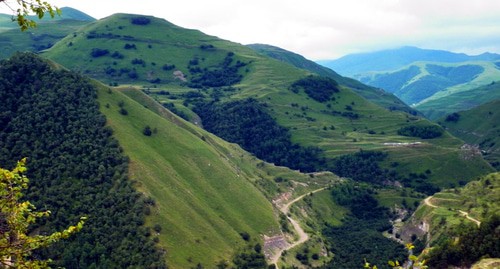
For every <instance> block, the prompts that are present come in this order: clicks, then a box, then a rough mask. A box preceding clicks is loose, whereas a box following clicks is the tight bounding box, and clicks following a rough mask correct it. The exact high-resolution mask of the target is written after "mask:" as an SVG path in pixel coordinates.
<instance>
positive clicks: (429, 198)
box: [424, 196, 481, 227]
mask: <svg viewBox="0 0 500 269" xmlns="http://www.w3.org/2000/svg"><path fill="white" fill-rule="evenodd" d="M431 199H432V196H429V197H427V198H425V200H424V203H425V204H426V205H427V206H430V207H433V208H438V206H437V205H435V204H433V203H432V202H431ZM438 199H439V198H438ZM458 212H460V214H462V216H464V217H465V218H466V219H468V220H470V221H473V222H474V223H476V224H477V226H478V227H479V226H480V225H481V222H480V221H479V220H477V219H475V218H473V217H471V216H469V213H467V212H465V211H462V210H458Z"/></svg>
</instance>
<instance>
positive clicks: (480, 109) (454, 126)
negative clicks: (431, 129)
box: [440, 100, 500, 170]
mask: <svg viewBox="0 0 500 269" xmlns="http://www.w3.org/2000/svg"><path fill="white" fill-rule="evenodd" d="M499 107H500V100H496V101H493V102H489V103H486V104H483V105H480V106H477V107H475V108H473V109H470V110H466V111H460V112H456V113H453V114H450V115H448V116H447V117H444V118H441V119H440V123H441V125H442V126H443V127H445V128H446V129H447V130H448V131H449V132H450V133H452V134H453V135H455V136H456V137H459V138H460V139H462V140H464V141H465V142H466V143H468V144H470V145H474V146H476V147H478V148H479V149H480V150H481V152H482V154H483V156H484V158H485V159H486V160H487V161H489V162H490V163H491V164H492V166H494V167H496V169H497V170H498V169H499V168H500V126H498V123H499V122H500V112H499V111H498V108H499Z"/></svg>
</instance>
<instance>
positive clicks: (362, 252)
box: [322, 182, 406, 268]
mask: <svg viewBox="0 0 500 269" xmlns="http://www.w3.org/2000/svg"><path fill="white" fill-rule="evenodd" d="M331 194H332V198H333V200H334V201H335V202H336V203H337V204H339V205H342V206H344V207H347V208H349V210H350V214H349V215H348V216H347V217H346V219H345V220H344V221H343V224H342V225H341V226H338V227H334V226H329V225H326V227H325V228H324V229H323V231H322V233H323V235H324V236H325V238H327V243H328V246H329V249H330V251H332V252H333V253H334V254H335V256H334V257H333V259H332V260H331V261H330V262H329V263H328V264H326V265H324V266H323V267H322V268H362V267H363V263H364V262H363V261H364V260H368V261H370V262H373V263H375V264H377V265H378V266H379V268H390V267H389V266H388V265H387V261H389V260H399V261H404V260H405V258H406V251H405V249H404V247H403V246H402V245H401V244H399V243H397V242H395V241H393V240H391V239H388V238H386V237H384V236H383V235H382V232H383V231H385V230H388V229H390V228H391V227H392V225H391V224H390V223H389V218H390V212H389V210H388V209H387V208H385V207H381V206H379V204H378V202H377V200H376V199H375V198H374V197H373V191H372V190H371V189H370V187H367V186H366V185H361V184H358V183H353V182H346V183H344V184H342V185H339V186H336V187H335V188H334V189H333V190H332V193H331Z"/></svg>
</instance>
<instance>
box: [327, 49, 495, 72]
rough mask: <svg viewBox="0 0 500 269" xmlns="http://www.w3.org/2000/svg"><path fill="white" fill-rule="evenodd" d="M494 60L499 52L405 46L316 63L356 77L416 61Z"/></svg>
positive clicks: (391, 69) (398, 67)
mask: <svg viewBox="0 0 500 269" xmlns="http://www.w3.org/2000/svg"><path fill="white" fill-rule="evenodd" d="M495 60H500V55H499V54H494V53H483V54H481V55H476V56H470V55H467V54H464V53H454V52H449V51H444V50H431V49H421V48H417V47H411V46H406V47H401V48H398V49H389V50H382V51H376V52H368V53H357V54H349V55H346V56H344V57H341V58H339V59H336V60H323V61H318V63H319V64H321V65H323V66H326V67H328V68H331V69H333V70H335V71H337V72H338V73H339V74H342V75H344V76H349V77H356V75H357V74H360V73H365V72H369V71H393V70H397V69H400V68H402V67H404V66H406V65H409V64H411V63H413V62H416V61H433V62H444V63H458V62H465V61H495Z"/></svg>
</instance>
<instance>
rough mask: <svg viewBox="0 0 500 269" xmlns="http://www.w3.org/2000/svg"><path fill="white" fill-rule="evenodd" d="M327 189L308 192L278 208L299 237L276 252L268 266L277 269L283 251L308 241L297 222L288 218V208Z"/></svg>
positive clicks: (307, 236)
mask: <svg viewBox="0 0 500 269" xmlns="http://www.w3.org/2000/svg"><path fill="white" fill-rule="evenodd" d="M326 188H328V187H323V188H319V189H317V190H314V191H311V192H308V193H306V194H303V195H301V196H299V197H297V198H295V199H293V200H292V201H290V202H288V203H286V204H284V205H283V206H281V207H278V209H279V210H280V211H281V212H282V213H283V214H285V215H286V216H287V218H288V221H290V223H291V224H292V226H293V228H294V229H295V232H296V233H297V234H298V235H299V239H297V241H295V242H293V243H291V244H288V245H287V246H286V247H284V248H282V249H280V250H279V251H277V252H276V253H275V254H274V255H273V256H272V257H271V258H270V260H269V263H270V264H274V265H275V266H276V268H277V269H279V267H278V260H279V259H280V257H281V255H283V251H285V250H289V249H292V248H294V247H296V246H298V245H300V244H302V243H304V242H306V241H307V240H309V235H308V234H307V233H306V232H305V231H304V229H302V227H300V224H299V223H298V221H296V220H294V219H292V218H291V217H289V216H288V212H289V211H290V207H291V206H292V205H293V204H294V203H296V202H298V201H300V200H302V199H304V197H306V195H310V194H313V193H316V192H319V191H322V190H324V189H326Z"/></svg>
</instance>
